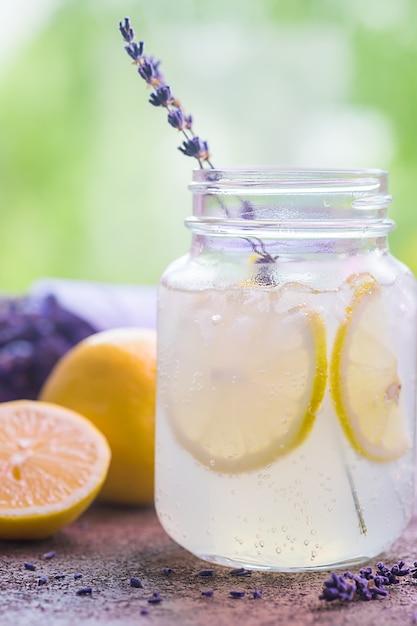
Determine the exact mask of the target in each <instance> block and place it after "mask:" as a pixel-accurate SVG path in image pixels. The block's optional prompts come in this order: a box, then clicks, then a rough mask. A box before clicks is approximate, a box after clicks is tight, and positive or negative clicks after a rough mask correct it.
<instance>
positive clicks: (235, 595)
mask: <svg viewBox="0 0 417 626" xmlns="http://www.w3.org/2000/svg"><path fill="white" fill-rule="evenodd" d="M245 593H246V592H245V591H235V590H233V591H230V592H229V594H230V595H231V597H232V598H243V597H244V596H245Z"/></svg>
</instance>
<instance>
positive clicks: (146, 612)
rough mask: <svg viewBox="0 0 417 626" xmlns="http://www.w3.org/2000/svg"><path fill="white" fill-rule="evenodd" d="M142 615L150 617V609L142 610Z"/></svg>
mask: <svg viewBox="0 0 417 626" xmlns="http://www.w3.org/2000/svg"><path fill="white" fill-rule="evenodd" d="M140 614H141V615H149V609H141V610H140Z"/></svg>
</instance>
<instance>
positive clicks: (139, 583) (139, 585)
mask: <svg viewBox="0 0 417 626" xmlns="http://www.w3.org/2000/svg"><path fill="white" fill-rule="evenodd" d="M130 586H131V587H136V588H138V589H139V588H140V589H143V585H142V581H141V579H140V578H136V577H135V576H133V577H132V578H131V579H130Z"/></svg>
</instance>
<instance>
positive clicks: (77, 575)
mask: <svg viewBox="0 0 417 626" xmlns="http://www.w3.org/2000/svg"><path fill="white" fill-rule="evenodd" d="M82 577H83V575H82V574H80V573H79V572H77V574H74V580H78V579H79V578H82Z"/></svg>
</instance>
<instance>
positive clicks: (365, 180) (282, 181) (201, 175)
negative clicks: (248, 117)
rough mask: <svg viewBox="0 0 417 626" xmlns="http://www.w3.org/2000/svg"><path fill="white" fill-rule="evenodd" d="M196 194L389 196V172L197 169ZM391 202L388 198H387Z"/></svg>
mask: <svg viewBox="0 0 417 626" xmlns="http://www.w3.org/2000/svg"><path fill="white" fill-rule="evenodd" d="M189 188H190V189H191V191H192V192H193V193H216V192H217V193H236V191H238V190H239V189H242V188H244V189H249V188H256V189H262V188H263V189H264V190H265V191H267V190H269V189H274V190H275V191H278V192H280V191H281V192H284V193H292V192H296V193H313V194H314V193H323V191H326V192H327V193H329V192H330V193H332V192H333V193H342V192H344V193H354V194H361V195H363V194H366V195H372V196H378V195H386V196H387V191H388V171H387V170H383V169H376V168H365V169H358V168H355V169H349V168H346V169H333V168H295V167H280V166H231V167H224V168H218V169H217V168H214V169H197V168H196V169H194V170H193V181H192V182H191V184H190V186H189ZM386 199H387V200H388V203H389V200H390V198H389V197H388V196H387V198H386Z"/></svg>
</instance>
